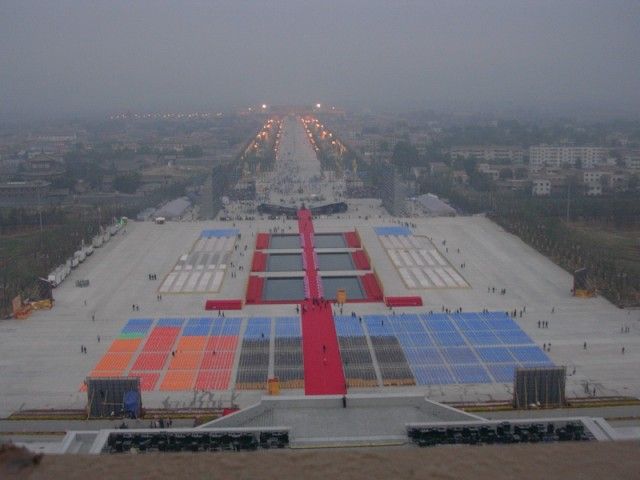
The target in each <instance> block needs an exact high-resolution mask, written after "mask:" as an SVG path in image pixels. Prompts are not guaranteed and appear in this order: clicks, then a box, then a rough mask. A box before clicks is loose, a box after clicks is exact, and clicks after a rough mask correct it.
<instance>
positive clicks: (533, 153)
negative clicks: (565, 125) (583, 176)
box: [529, 145, 607, 171]
mask: <svg viewBox="0 0 640 480" xmlns="http://www.w3.org/2000/svg"><path fill="white" fill-rule="evenodd" d="M606 158H607V149H606V148H604V147H561V146H551V145H537V146H533V147H529V166H530V168H531V169H532V170H534V171H535V170H539V169H541V168H543V167H545V166H553V167H561V166H563V165H570V166H572V167H574V166H577V165H581V166H582V168H584V169H590V168H594V167H596V166H597V165H600V164H601V163H602V162H604V161H605V160H606Z"/></svg>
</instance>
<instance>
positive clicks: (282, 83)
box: [0, 0, 640, 120]
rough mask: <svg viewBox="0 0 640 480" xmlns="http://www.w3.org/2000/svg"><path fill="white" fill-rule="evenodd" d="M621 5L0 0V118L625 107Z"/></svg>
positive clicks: (632, 56)
mask: <svg viewBox="0 0 640 480" xmlns="http://www.w3.org/2000/svg"><path fill="white" fill-rule="evenodd" d="M638 18H640V3H638V2H637V1H624V0H614V1H606V2H604V1H601V0H580V1H576V0H566V1H560V2H558V1H546V0H545V1H536V2H531V1H497V0H487V1H482V2H470V1H458V0H454V1H428V2H383V1H364V0H362V1H324V2H313V3H307V2H299V1H290V0H284V1H273V2H236V1H226V2H172V1H165V0H161V1H158V0H143V1H136V2H128V1H127V2H125V1H109V2H85V1H56V2H51V1H6V0H5V1H3V2H2V15H0V71H1V72H2V73H1V74H0V117H1V118H3V119H4V120H7V119H12V118H21V117H27V118H34V117H37V116H42V115H44V116H47V117H58V116H68V115H91V114H105V113H113V112H117V111H122V110H141V111H159V110H188V109H207V108H219V109H225V108H232V107H238V106H240V105H247V104H255V103H263V102H266V103H268V104H287V105H290V104H308V103H312V102H316V101H320V102H325V103H332V104H336V105H341V106H346V107H349V108H359V109H367V108H371V109H391V110H401V109H408V108H409V109H418V108H427V109H445V110H470V111H480V110H484V111H505V110H506V111H518V110H525V111H532V112H542V113H544V112H549V113H553V114H558V113H559V114H562V113H566V112H569V113H572V112H576V111H577V112H601V113H606V114H614V115H615V114H620V115H633V114H635V113H636V112H637V110H638V109H639V108H640V89H638V88H637V87H638V85H640V28H638Z"/></svg>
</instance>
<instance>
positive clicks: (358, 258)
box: [351, 250, 371, 270]
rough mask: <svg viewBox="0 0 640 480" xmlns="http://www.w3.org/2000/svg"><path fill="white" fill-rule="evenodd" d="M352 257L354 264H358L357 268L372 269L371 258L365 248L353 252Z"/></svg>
mask: <svg viewBox="0 0 640 480" xmlns="http://www.w3.org/2000/svg"><path fill="white" fill-rule="evenodd" d="M351 258H353V264H354V265H355V266H356V270H370V269H371V265H370V264H369V259H368V258H367V254H366V253H364V250H356V251H355V252H353V253H352V254H351Z"/></svg>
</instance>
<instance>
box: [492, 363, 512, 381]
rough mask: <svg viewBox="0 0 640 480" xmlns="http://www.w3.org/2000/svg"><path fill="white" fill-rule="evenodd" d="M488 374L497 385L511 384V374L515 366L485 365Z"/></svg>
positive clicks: (503, 364) (502, 364) (510, 364)
mask: <svg viewBox="0 0 640 480" xmlns="http://www.w3.org/2000/svg"><path fill="white" fill-rule="evenodd" d="M486 366H487V368H488V369H489V372H490V373H491V375H492V376H493V378H494V379H495V381H496V382H498V383H511V382H513V374H514V372H515V370H516V367H517V365H516V364H515V363H494V364H487V365H486Z"/></svg>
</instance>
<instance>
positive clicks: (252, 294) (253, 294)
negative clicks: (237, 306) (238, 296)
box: [247, 276, 264, 303]
mask: <svg viewBox="0 0 640 480" xmlns="http://www.w3.org/2000/svg"><path fill="white" fill-rule="evenodd" d="M263 287H264V278H262V277H254V276H250V277H249V285H248V286H247V303H260V300H261V298H262V288H263Z"/></svg>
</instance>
